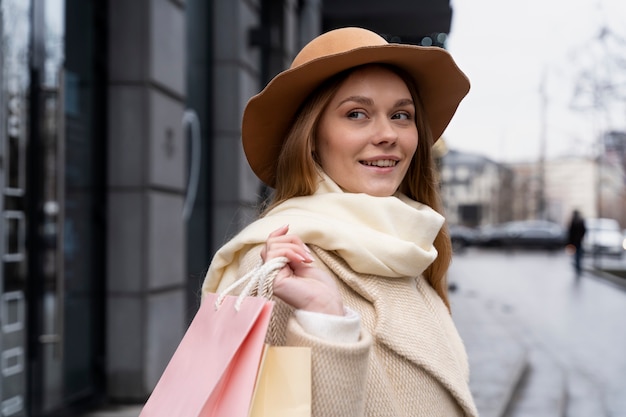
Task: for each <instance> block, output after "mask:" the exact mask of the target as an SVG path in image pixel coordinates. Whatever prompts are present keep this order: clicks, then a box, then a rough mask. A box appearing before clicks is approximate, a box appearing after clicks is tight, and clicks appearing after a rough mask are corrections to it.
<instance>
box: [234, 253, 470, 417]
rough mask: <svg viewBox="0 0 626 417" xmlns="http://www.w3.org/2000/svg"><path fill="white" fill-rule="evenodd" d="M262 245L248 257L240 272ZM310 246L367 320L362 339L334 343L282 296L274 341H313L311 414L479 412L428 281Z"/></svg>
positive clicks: (460, 350) (446, 416) (460, 349)
mask: <svg viewBox="0 0 626 417" xmlns="http://www.w3.org/2000/svg"><path fill="white" fill-rule="evenodd" d="M261 248H262V246H261V245H260V246H258V247H256V248H254V249H253V250H251V251H250V252H249V253H248V254H246V256H244V257H243V258H242V263H241V264H240V265H239V266H240V268H241V274H243V273H245V271H246V270H248V268H253V267H254V265H255V264H256V262H257V260H258V258H259V256H260V251H261ZM311 249H312V250H313V256H314V257H315V261H314V263H315V264H316V266H317V267H320V268H322V269H324V270H326V271H327V272H328V273H330V274H331V275H332V276H334V277H336V279H337V282H338V285H339V288H340V291H341V294H342V298H343V300H344V303H345V305H346V306H348V307H350V308H351V309H353V310H354V311H356V312H357V313H359V315H360V316H361V322H362V324H363V328H362V330H361V336H360V339H359V341H358V342H357V343H348V344H346V343H332V342H329V341H328V340H322V339H319V338H316V337H314V336H311V335H310V334H307V333H306V332H305V331H304V330H303V329H302V328H301V327H300V326H299V325H298V323H297V321H296V320H295V318H294V311H293V309H292V308H291V307H290V306H288V305H287V304H285V303H283V302H282V301H280V300H278V299H275V301H276V306H275V307H274V313H273V316H272V323H271V325H270V327H273V329H274V330H273V332H272V335H273V336H272V337H269V338H268V340H267V341H268V343H270V344H273V345H287V346H308V347H311V352H312V357H311V360H312V370H311V371H312V400H313V401H312V417H327V416H333V417H409V416H411V417H416V416H425V417H435V416H441V417H454V416H468V417H476V416H478V413H477V411H476V407H475V405H474V401H473V398H472V395H471V393H470V391H469V385H468V381H469V365H468V362H467V355H466V353H465V348H464V346H463V342H462V341H461V339H460V337H459V335H458V332H457V331H456V328H455V326H454V323H453V321H452V318H451V316H450V314H449V312H448V309H447V307H446V306H445V304H444V303H443V301H442V300H441V298H440V297H439V296H438V295H437V293H436V292H435V291H434V290H433V289H432V288H431V287H430V285H429V284H428V283H427V282H426V280H425V279H423V278H422V277H418V278H405V279H393V280H390V279H388V278H385V277H381V276H375V275H366V274H358V273H356V272H354V271H353V270H352V269H351V268H350V267H349V266H348V265H347V264H346V263H345V262H344V261H343V260H342V259H341V258H340V257H338V256H337V255H336V254H334V253H332V252H328V251H325V250H323V249H321V248H319V247H317V246H311Z"/></svg>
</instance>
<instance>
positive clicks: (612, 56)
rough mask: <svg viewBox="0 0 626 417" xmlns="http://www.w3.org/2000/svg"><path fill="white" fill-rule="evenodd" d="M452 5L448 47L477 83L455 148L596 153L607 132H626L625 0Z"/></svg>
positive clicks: (509, 153) (524, 157) (503, 154)
mask: <svg viewBox="0 0 626 417" xmlns="http://www.w3.org/2000/svg"><path fill="white" fill-rule="evenodd" d="M451 5H452V8H453V17H452V27H451V30H450V36H449V38H448V41H447V49H448V51H449V52H450V53H451V54H452V56H453V57H454V59H455V61H456V62H457V64H458V65H459V67H460V68H461V69H462V70H463V72H465V74H466V75H467V76H468V78H469V79H470V82H471V85H472V87H471V89H470V92H469V94H468V96H467V97H466V98H465V99H464V100H463V102H462V103H461V105H460V106H459V109H458V110H457V113H456V115H455V116H454V118H453V120H452V122H451V123H450V125H449V126H448V129H447V130H446V132H445V133H444V138H445V140H446V142H447V144H448V147H449V148H451V149H456V150H460V151H464V152H471V153H476V154H482V155H484V156H487V157H489V158H491V159H493V160H495V161H498V162H525V161H533V160H537V159H539V157H540V155H541V154H542V153H543V154H544V155H545V157H546V158H548V159H552V158H557V157H560V156H570V155H582V156H590V155H593V153H594V152H597V149H598V147H597V145H596V144H597V141H596V140H595V139H597V138H598V137H599V134H600V132H604V131H606V130H608V129H619V130H625V129H626V24H624V22H625V21H626V0H524V1H503V0H451ZM602 85H604V86H610V87H609V88H600V87H598V86H602ZM594 86H596V87H594ZM594 97H595V100H594ZM542 144H543V145H542Z"/></svg>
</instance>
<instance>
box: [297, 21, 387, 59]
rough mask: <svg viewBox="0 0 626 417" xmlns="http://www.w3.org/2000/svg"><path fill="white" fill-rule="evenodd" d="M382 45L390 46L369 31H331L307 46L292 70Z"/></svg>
mask: <svg viewBox="0 0 626 417" xmlns="http://www.w3.org/2000/svg"><path fill="white" fill-rule="evenodd" d="M381 45H388V42H387V41H386V40H385V39H384V38H383V37H382V36H380V35H378V34H376V33H374V32H372V31H370V30H367V29H363V28H356V27H347V28H341V29H335V30H331V31H329V32H326V33H324V34H323V35H320V36H318V37H317V38H315V39H313V40H312V41H311V42H309V43H308V44H307V45H305V46H304V48H302V50H301V51H300V52H299V53H298V55H296V57H295V58H294V60H293V62H292V63H291V67H290V68H296V67H299V66H300V65H303V64H306V63H307V62H311V61H314V60H316V59H318V58H322V57H325V56H329V55H336V54H340V53H343V52H348V51H351V50H353V49H357V48H363V47H367V46H381Z"/></svg>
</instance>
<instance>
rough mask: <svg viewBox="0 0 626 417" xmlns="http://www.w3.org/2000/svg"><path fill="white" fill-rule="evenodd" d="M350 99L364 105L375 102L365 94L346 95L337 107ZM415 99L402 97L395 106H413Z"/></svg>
mask: <svg viewBox="0 0 626 417" xmlns="http://www.w3.org/2000/svg"><path fill="white" fill-rule="evenodd" d="M348 101H354V102H356V103H359V104H363V105H369V106H371V105H372V104H374V101H373V100H372V99H371V98H369V97H365V96H350V97H346V98H344V99H343V100H341V101H340V102H339V103H338V104H337V107H339V106H341V105H342V104H343V103H346V102H348ZM413 105H414V103H413V100H412V99H410V98H401V99H400V100H398V101H396V103H395V105H394V107H403V106H413Z"/></svg>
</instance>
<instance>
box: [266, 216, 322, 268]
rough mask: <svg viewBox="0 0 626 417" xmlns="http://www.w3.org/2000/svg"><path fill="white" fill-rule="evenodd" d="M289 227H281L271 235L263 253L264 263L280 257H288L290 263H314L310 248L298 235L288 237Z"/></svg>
mask: <svg viewBox="0 0 626 417" xmlns="http://www.w3.org/2000/svg"><path fill="white" fill-rule="evenodd" d="M288 231H289V225H284V226H281V227H280V228H278V229H276V230H274V231H273V232H272V233H270V234H269V236H268V237H267V240H266V241H265V247H264V248H263V249H262V251H261V258H262V259H263V262H267V261H268V260H270V259H274V258H278V257H282V256H284V257H286V258H287V259H289V261H290V262H297V263H301V262H305V263H310V262H313V257H312V256H311V252H310V251H309V248H307V246H306V245H305V244H304V242H302V240H301V239H300V238H299V237H298V236H296V235H288V234H287V232H288Z"/></svg>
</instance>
